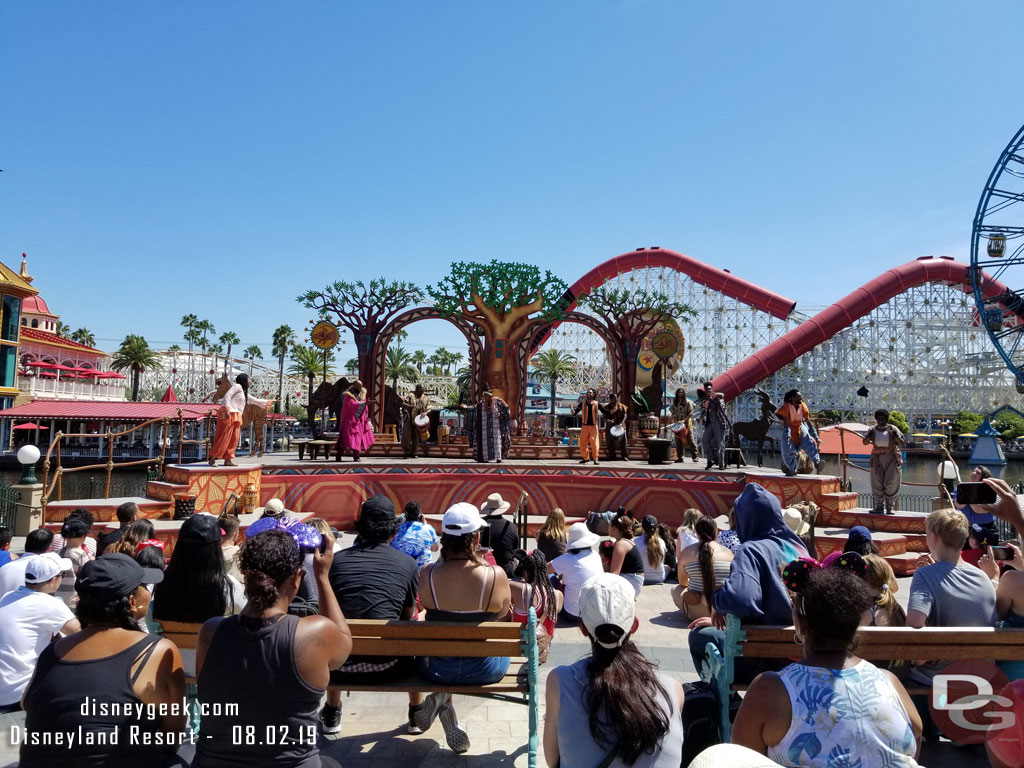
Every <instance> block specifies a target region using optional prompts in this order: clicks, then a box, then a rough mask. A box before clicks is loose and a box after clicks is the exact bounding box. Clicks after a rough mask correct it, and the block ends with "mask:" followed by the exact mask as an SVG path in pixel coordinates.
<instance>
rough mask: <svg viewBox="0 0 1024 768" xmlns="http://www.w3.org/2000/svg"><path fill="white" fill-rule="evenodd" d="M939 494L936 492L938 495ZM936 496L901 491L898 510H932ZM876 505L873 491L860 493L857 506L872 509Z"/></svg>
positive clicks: (927, 511)
mask: <svg viewBox="0 0 1024 768" xmlns="http://www.w3.org/2000/svg"><path fill="white" fill-rule="evenodd" d="M937 495H938V494H935V496H937ZM935 496H921V495H919V494H909V493H901V494H900V495H899V496H897V497H896V504H895V507H896V510H897V511H899V512H924V513H926V514H927V513H930V512H931V511H932V499H933V498H935ZM874 505H875V497H874V495H873V494H871V493H858V494H857V506H858V507H866V508H867V509H871V508H872V507H874Z"/></svg>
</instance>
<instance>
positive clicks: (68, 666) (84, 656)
mask: <svg viewBox="0 0 1024 768" xmlns="http://www.w3.org/2000/svg"><path fill="white" fill-rule="evenodd" d="M162 578H163V573H162V572H161V571H152V572H150V571H147V570H145V569H144V568H143V567H142V566H140V565H139V564H138V563H136V562H135V561H134V560H132V559H131V558H130V557H128V556H127V555H123V554H108V555H104V556H103V557H101V558H99V559H97V560H93V561H91V562H87V563H85V564H84V565H83V566H82V569H81V571H80V572H79V574H78V582H77V585H76V588H77V590H78V595H79V601H78V607H77V609H76V614H77V617H78V621H79V622H80V623H81V626H82V629H81V631H79V632H76V633H74V634H73V635H70V636H69V637H65V638H63V639H61V640H58V641H57V642H56V643H53V644H52V645H50V646H47V648H46V649H45V650H43V652H42V654H41V655H40V657H39V663H38V664H37V665H36V671H35V675H34V676H33V677H32V682H31V683H29V686H28V690H26V691H25V698H24V706H25V711H26V718H25V728H26V730H27V731H28V732H30V733H41V732H49V733H54V732H77V731H78V729H79V728H81V729H82V731H83V733H84V734H86V738H84V739H81V740H80V741H76V742H75V748H74V752H73V755H74V764H75V765H83V766H84V765H90V766H92V765H96V766H98V765H125V766H129V765H135V766H152V768H160V767H162V766H170V765H173V764H177V758H176V757H175V752H176V751H177V748H178V745H179V744H180V743H181V733H182V731H183V729H184V727H185V720H186V713H185V711H184V710H183V708H182V707H181V703H182V701H183V700H184V697H185V673H184V670H183V668H182V663H181V656H180V655H179V653H178V649H177V648H175V646H174V644H173V643H172V642H170V641H169V640H165V639H163V638H161V637H160V636H158V635H147V634H145V633H143V632H140V631H139V629H138V625H137V622H138V620H139V619H141V618H142V617H143V616H145V615H146V610H147V608H148V607H149V599H150V597H149V590H147V589H146V586H145V585H146V584H147V583H159V582H160V580H161V579H162ZM89 701H93V702H102V703H104V704H107V705H115V706H114V708H112V709H111V711H109V712H105V713H100V712H98V711H94V710H91V709H87V708H85V707H83V703H87V702H89ZM139 704H143V705H148V707H149V708H147V707H143V708H138V705H139ZM118 705H119V706H118ZM150 708H151V709H150ZM111 712H112V713H113V714H111ZM135 729H137V730H135ZM133 730H134V732H135V734H136V737H137V738H136V739H130V738H129V733H131V732H133ZM115 732H116V733H117V734H118V738H117V739H116V743H112V742H113V740H112V739H111V734H113V733H115ZM67 762H68V747H67V744H66V743H52V742H51V743H39V744H36V743H33V742H28V741H26V742H24V743H23V744H22V746H21V762H20V765H21V766H23V767H24V768H52V766H55V765H66V764H67Z"/></svg>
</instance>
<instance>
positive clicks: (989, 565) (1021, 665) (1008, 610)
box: [978, 544, 1024, 680]
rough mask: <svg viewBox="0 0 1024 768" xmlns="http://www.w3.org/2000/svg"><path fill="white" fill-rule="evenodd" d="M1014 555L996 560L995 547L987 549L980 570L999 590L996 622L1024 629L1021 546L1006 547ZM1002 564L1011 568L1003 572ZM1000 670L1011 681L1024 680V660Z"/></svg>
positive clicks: (980, 561)
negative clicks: (1010, 557) (993, 551)
mask: <svg viewBox="0 0 1024 768" xmlns="http://www.w3.org/2000/svg"><path fill="white" fill-rule="evenodd" d="M1006 546H1007V547H1008V548H1009V549H1010V551H1011V552H1012V553H1013V558H1012V559H1011V560H1009V561H1007V560H996V559H994V558H993V557H992V548H991V547H990V546H986V548H985V549H986V554H984V555H982V557H981V558H980V559H979V560H978V568H979V569H981V571H982V572H983V573H984V574H985V575H986V576H988V577H989V578H990V579H991V580H992V583H993V584H994V585H995V587H996V616H995V618H996V621H997V622H1000V624H999V626H1003V627H1017V628H1020V627H1024V557H1022V556H1021V550H1020V547H1018V546H1017V545H1015V544H1007V545H1006ZM1001 563H1006V564H1008V565H1009V566H1010V567H1009V568H1006V569H1001V568H1000V567H999V566H1000V564H1001ZM999 668H1000V669H1002V670H1003V672H1004V673H1005V674H1006V676H1007V677H1008V678H1009V679H1010V680H1019V679H1021V678H1024V661H1002V662H999Z"/></svg>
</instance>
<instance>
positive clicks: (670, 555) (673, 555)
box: [641, 523, 679, 581]
mask: <svg viewBox="0 0 1024 768" xmlns="http://www.w3.org/2000/svg"><path fill="white" fill-rule="evenodd" d="M641 527H642V526H641ZM658 536H659V537H660V538H661V540H662V541H663V542H664V543H665V567H666V568H668V575H667V576H666V577H665V580H666V581H672V580H673V579H675V577H676V568H678V567H679V560H678V558H677V555H678V552H677V551H676V537H675V534H673V532H672V531H670V530H669V527H668V526H667V525H665V524H664V523H658Z"/></svg>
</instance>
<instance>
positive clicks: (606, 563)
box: [597, 539, 615, 573]
mask: <svg viewBox="0 0 1024 768" xmlns="http://www.w3.org/2000/svg"><path fill="white" fill-rule="evenodd" d="M614 551H615V540H614V539H605V540H604V541H602V542H601V543H600V544H598V545H597V554H598V555H599V556H600V557H601V569H602V570H603V571H604V572H605V573H611V570H612V552H614Z"/></svg>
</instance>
